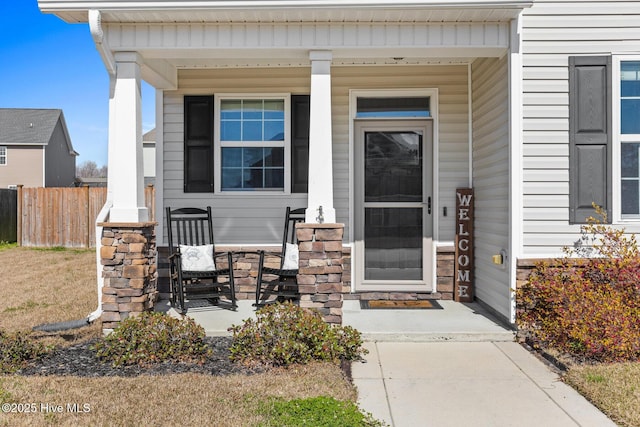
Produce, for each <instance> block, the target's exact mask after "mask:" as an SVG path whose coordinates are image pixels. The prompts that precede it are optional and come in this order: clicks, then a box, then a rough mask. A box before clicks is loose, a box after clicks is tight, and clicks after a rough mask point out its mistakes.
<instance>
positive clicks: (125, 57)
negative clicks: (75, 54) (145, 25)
mask: <svg viewBox="0 0 640 427" xmlns="http://www.w3.org/2000/svg"><path fill="white" fill-rule="evenodd" d="M115 60H116V77H115V81H114V82H113V90H112V93H111V99H110V100H109V150H108V151H109V178H108V182H107V186H108V193H109V197H110V199H111V201H112V202H113V207H112V208H111V210H110V212H109V222H143V221H148V219H149V213H148V211H147V208H146V207H145V202H144V173H143V172H144V171H143V157H142V107H141V104H142V95H141V88H140V84H141V79H140V64H141V63H142V58H141V57H140V55H138V54H137V53H135V52H118V53H116V55H115Z"/></svg>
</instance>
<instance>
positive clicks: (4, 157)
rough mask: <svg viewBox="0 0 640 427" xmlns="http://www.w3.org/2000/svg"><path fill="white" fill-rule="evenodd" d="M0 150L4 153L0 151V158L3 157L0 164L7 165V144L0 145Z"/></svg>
mask: <svg viewBox="0 0 640 427" xmlns="http://www.w3.org/2000/svg"><path fill="white" fill-rule="evenodd" d="M0 151H4V153H0V159H3V161H0V166H7V163H8V162H7V151H9V150H8V149H7V146H6V145H0Z"/></svg>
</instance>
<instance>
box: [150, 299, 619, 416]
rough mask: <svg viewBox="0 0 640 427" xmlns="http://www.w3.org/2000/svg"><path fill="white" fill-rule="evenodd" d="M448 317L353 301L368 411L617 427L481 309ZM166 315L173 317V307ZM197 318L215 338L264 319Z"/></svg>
mask: <svg viewBox="0 0 640 427" xmlns="http://www.w3.org/2000/svg"><path fill="white" fill-rule="evenodd" d="M440 305H441V306H442V309H441V310H438V309H429V310H361V309H360V304H359V302H357V301H345V304H344V308H343V314H344V317H343V323H344V324H345V325H350V326H353V327H355V328H356V329H358V330H359V331H360V332H361V333H362V336H363V338H364V339H365V346H366V348H367V349H368V350H369V352H370V353H369V354H368V355H367V356H366V357H365V362H356V363H354V364H353V365H352V374H353V381H354V384H355V386H356V387H357V389H358V396H359V397H358V403H359V405H360V407H361V408H362V409H363V410H364V411H366V412H370V413H371V414H373V416H374V417H376V418H377V419H380V420H382V421H385V422H386V423H387V424H388V425H390V426H393V427H404V426H411V427H416V426H436V427H440V426H455V427H460V426H474V427H475V426H491V427H502V426H518V427H527V426H532V427H534V426H535V427H539V426H545V427H553V426H558V427H565V426H585V427H586V426H598V427H600V426H615V424H614V423H613V422H612V421H610V420H609V419H608V418H607V417H606V416H605V415H604V414H602V413H601V412H600V411H599V410H598V409H597V408H595V407H594V406H593V405H592V404H590V403H589V402H588V401H587V400H586V399H584V398H583V397H582V396H581V395H580V394H578V393H577V392H576V391H575V390H573V389H572V388H571V387H569V386H567V385H566V384H564V383H563V382H562V381H561V379H560V377H559V376H558V375H557V374H556V373H554V372H553V371H552V370H550V369H549V368H548V367H547V365H545V364H544V363H542V362H541V361H540V360H539V359H538V358H536V357H535V356H534V355H532V354H531V353H529V352H528V351H527V350H526V349H524V348H523V347H522V346H520V345H519V344H517V343H515V342H514V332H513V331H512V330H510V329H509V328H507V327H505V326H504V325H502V324H501V323H500V322H498V321H497V320H496V319H494V318H493V317H492V316H491V314H490V313H488V312H487V311H486V310H484V309H483V307H482V306H480V305H479V304H475V303H474V304H459V303H455V302H452V301H440ZM156 308H157V309H158V310H159V311H169V312H170V313H171V312H173V310H170V309H169V306H168V303H167V302H166V301H162V302H160V303H159V304H158V305H157V306H156ZM188 315H189V316H190V317H192V318H193V319H194V320H195V321H196V322H198V323H199V324H201V325H202V326H203V327H204V328H205V330H206V332H207V334H208V335H228V334H229V333H228V332H227V328H228V327H229V326H231V325H232V324H235V325H238V324H241V323H242V321H243V320H244V319H247V318H250V317H255V310H254V308H253V307H252V306H251V302H250V301H239V308H238V310H237V311H236V312H232V311H229V310H225V309H222V308H219V307H214V306H209V305H207V304H206V303H205V304H202V305H200V306H198V305H195V304H194V305H190V306H189V311H188Z"/></svg>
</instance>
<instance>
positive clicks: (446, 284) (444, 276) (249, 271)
mask: <svg viewBox="0 0 640 427" xmlns="http://www.w3.org/2000/svg"><path fill="white" fill-rule="evenodd" d="M216 250H218V251H233V252H234V253H235V255H234V259H236V260H237V261H236V263H235V264H234V269H233V271H234V273H233V275H234V279H235V286H236V298H237V299H240V300H245V299H249V300H251V299H253V298H255V290H256V276H257V270H258V254H257V251H258V250H265V251H267V252H273V251H274V250H278V249H274V247H254V246H243V247H231V246H216ZM167 255H168V249H167V248H166V247H160V248H158V271H159V277H158V289H159V290H160V292H161V293H164V294H166V295H168V292H169V263H168V261H167ZM454 256H455V255H454V247H453V246H450V247H449V246H444V247H438V249H437V261H436V274H437V281H438V282H437V286H438V287H437V292H356V293H351V248H350V247H349V246H344V245H343V246H342V289H343V299H345V300H359V299H365V300H366V299H368V300H371V299H385V300H411V299H413V300H422V299H438V300H439V299H441V300H453V264H454ZM279 260H280V258H277V257H269V256H268V255H267V259H266V262H267V263H274V262H275V263H277V262H279Z"/></svg>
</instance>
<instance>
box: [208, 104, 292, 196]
mask: <svg viewBox="0 0 640 427" xmlns="http://www.w3.org/2000/svg"><path fill="white" fill-rule="evenodd" d="M229 99H242V100H247V99H250V100H265V99H278V100H283V101H284V141H283V142H282V144H283V145H284V189H283V190H255V191H233V190H223V189H222V147H223V146H225V145H223V143H222V141H221V140H220V130H221V122H220V116H221V104H222V101H224V100H229ZM213 123H214V125H213V152H214V165H213V171H214V172H213V174H214V175H213V176H214V192H215V193H218V194H224V195H230V196H243V197H246V196H249V195H251V196H268V195H289V194H291V94H290V93H220V94H218V93H216V95H215V97H214V109H213ZM272 145H273V144H272ZM226 146H228V147H237V146H245V147H265V146H268V145H267V144H266V143H256V142H250V143H247V145H239V144H238V143H230V144H229V145H226ZM277 146H280V145H279V144H278V145H277Z"/></svg>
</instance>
